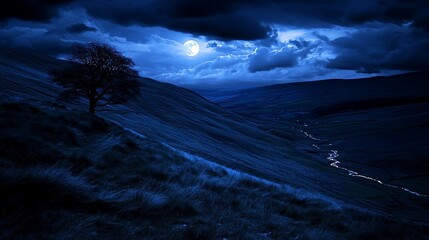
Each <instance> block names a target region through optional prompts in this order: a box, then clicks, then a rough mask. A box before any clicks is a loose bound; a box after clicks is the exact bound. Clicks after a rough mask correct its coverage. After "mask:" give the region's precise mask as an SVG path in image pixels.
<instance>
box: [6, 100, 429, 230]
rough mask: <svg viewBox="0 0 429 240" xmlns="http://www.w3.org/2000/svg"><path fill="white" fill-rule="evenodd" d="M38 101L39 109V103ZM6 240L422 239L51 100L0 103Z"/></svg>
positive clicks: (406, 226) (388, 222)
mask: <svg viewBox="0 0 429 240" xmlns="http://www.w3.org/2000/svg"><path fill="white" fill-rule="evenodd" d="M33 104H34V103H33ZM0 129H1V135H0V143H1V144H0V156H1V157H0V190H1V192H2V196H3V197H2V198H1V200H0V201H1V206H2V209H1V215H2V216H3V217H2V218H1V219H0V229H2V231H1V232H0V238H1V239H9V238H14V239H15V238H20V239H94V238H97V239H118V238H121V239H125V238H126V239H143V238H144V239H220V238H228V239H292V238H293V239H386V238H387V239H402V238H411V239H423V238H424V236H425V234H429V228H428V227H423V226H417V225H413V226H412V227H411V225H409V224H407V223H404V222H400V221H395V220H391V219H387V218H384V217H380V216H376V215H370V214H367V213H361V212H358V211H356V210H353V209H349V208H344V207H339V206H338V205H334V204H332V203H331V202H327V200H326V199H322V198H318V197H317V196H312V195H311V194H308V193H305V192H302V191H297V190H294V189H291V188H289V187H286V186H279V185H273V184H269V183H264V182H261V181H258V180H255V179H254V178H251V177H249V176H246V175H241V174H238V173H237V172H235V171H231V170H229V169H226V168H223V167H219V166H214V165H209V164H206V163H204V162H196V161H190V160H189V159H186V158H184V157H183V156H181V155H180V154H177V153H175V152H174V151H171V150H170V149H169V148H166V147H164V146H163V145H162V144H160V143H157V142H156V141H153V140H150V139H147V138H141V137H137V136H136V135H133V134H131V133H129V132H127V131H124V130H123V129H122V128H120V127H118V126H116V125H113V124H109V123H107V122H106V121H104V120H103V119H101V118H98V117H95V116H91V115H88V114H87V113H79V112H72V111H69V110H65V109H63V108H62V107H61V106H58V105H57V104H54V103H51V102H41V103H40V102H39V103H37V107H36V106H35V105H28V104H25V103H17V102H14V103H10V102H9V103H1V104H0Z"/></svg>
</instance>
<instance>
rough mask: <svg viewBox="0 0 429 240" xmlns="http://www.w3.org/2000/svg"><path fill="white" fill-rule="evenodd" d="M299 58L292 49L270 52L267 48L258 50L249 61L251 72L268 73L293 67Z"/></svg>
mask: <svg viewBox="0 0 429 240" xmlns="http://www.w3.org/2000/svg"><path fill="white" fill-rule="evenodd" d="M297 60H298V57H297V55H296V54H294V51H292V50H290V49H285V48H283V49H281V50H280V51H278V52H270V51H269V49H267V48H262V49H260V50H259V49H258V50H257V51H256V53H255V54H254V56H252V57H251V59H250V61H249V72H252V73H254V72H261V71H268V70H272V69H275V68H280V67H293V66H295V65H296V64H297Z"/></svg>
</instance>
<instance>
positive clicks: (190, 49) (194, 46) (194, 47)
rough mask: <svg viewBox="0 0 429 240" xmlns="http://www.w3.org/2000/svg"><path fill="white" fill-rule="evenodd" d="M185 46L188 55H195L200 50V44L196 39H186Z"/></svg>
mask: <svg viewBox="0 0 429 240" xmlns="http://www.w3.org/2000/svg"><path fill="white" fill-rule="evenodd" d="M183 46H184V47H185V53H186V55H188V56H190V57H193V56H195V55H197V54H198V53H199V52H200V45H198V43H197V42H196V41H194V40H188V41H186V42H185V43H184V44H183Z"/></svg>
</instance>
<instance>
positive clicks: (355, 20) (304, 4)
mask: <svg viewBox="0 0 429 240" xmlns="http://www.w3.org/2000/svg"><path fill="white" fill-rule="evenodd" d="M71 1H73V0H60V1H54V0H30V1H24V0H17V1H12V2H5V3H7V6H6V4H5V3H3V4H4V5H5V6H2V8H1V9H2V10H1V13H2V14H1V18H0V19H1V20H4V19H7V18H12V17H15V18H19V19H24V20H40V21H46V20H49V19H50V18H51V17H52V16H54V15H55V13H56V12H57V8H58V7H61V6H63V5H64V4H66V3H69V2H71ZM74 1H76V2H79V3H80V5H81V6H82V7H84V8H85V9H86V10H87V12H88V13H89V14H91V15H92V16H94V17H97V18H102V19H105V20H108V21H111V22H114V23H118V24H121V25H133V24H135V25H142V26H162V27H166V28H169V29H171V30H175V31H181V32H187V33H192V34H195V35H203V36H207V37H210V38H214V39H218V40H256V39H265V38H269V36H270V34H271V33H272V28H271V27H269V25H270V24H283V25H289V26H299V27H329V26H332V25H340V26H354V25H356V24H363V23H366V22H375V21H377V22H383V23H394V24H398V25H401V24H403V23H404V22H410V23H412V26H413V27H416V28H421V29H424V30H429V24H428V22H429V21H428V19H429V14H428V9H429V1H427V0H389V1H388V0H366V1H361V0H348V1H344V0H325V1H320V0H305V1H302V0H301V1H300V0H235V1H229V0H209V1H201V0H140V1H138V0H111V1H105V0H91V1H86V0H74ZM9 5H10V6H9Z"/></svg>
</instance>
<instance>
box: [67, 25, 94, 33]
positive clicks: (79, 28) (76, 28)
mask: <svg viewBox="0 0 429 240" xmlns="http://www.w3.org/2000/svg"><path fill="white" fill-rule="evenodd" d="M66 30H67V31H68V32H70V33H83V32H96V31H97V28H95V27H90V26H87V25H85V24H84V23H76V24H73V25H70V26H69V27H68V28H67V29H66Z"/></svg>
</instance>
